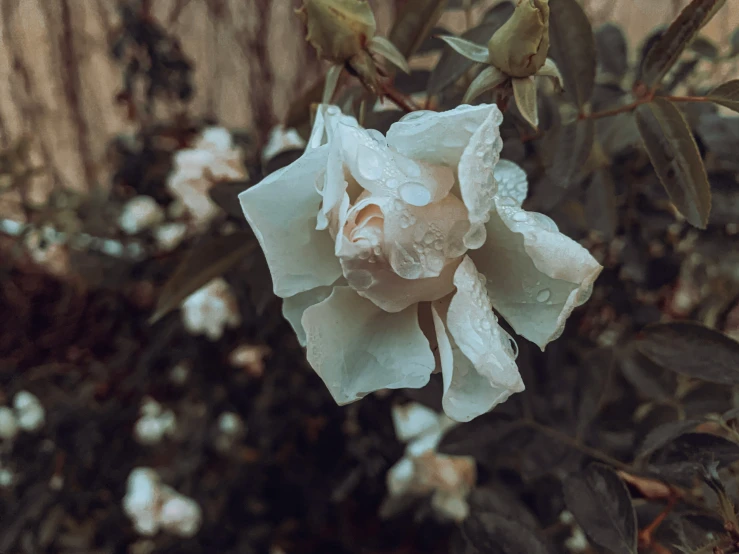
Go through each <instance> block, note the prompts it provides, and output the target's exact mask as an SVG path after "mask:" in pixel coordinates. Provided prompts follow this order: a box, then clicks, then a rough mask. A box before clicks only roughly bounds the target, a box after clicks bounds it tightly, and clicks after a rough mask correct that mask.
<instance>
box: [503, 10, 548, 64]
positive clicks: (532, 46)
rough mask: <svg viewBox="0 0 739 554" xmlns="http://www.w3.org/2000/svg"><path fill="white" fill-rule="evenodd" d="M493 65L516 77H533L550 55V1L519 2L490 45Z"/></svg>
mask: <svg viewBox="0 0 739 554" xmlns="http://www.w3.org/2000/svg"><path fill="white" fill-rule="evenodd" d="M488 51H489V52H490V63H491V64H492V65H494V66H495V67H497V68H498V69H500V70H501V71H502V72H503V73H506V74H508V75H510V76H512V77H529V76H530V75H534V74H535V73H536V72H537V71H539V69H541V67H542V66H543V65H544V62H546V59H547V53H548V52H549V0H518V5H517V6H516V11H514V12H513V15H512V16H511V18H510V19H509V20H508V21H506V22H505V24H504V25H503V26H502V27H501V28H500V29H498V31H497V32H496V33H495V34H494V35H493V37H492V38H491V39H490V41H489V42H488Z"/></svg>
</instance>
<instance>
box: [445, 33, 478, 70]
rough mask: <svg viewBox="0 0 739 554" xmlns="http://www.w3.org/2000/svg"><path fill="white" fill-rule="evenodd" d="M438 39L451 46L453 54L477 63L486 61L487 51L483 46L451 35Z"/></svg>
mask: <svg viewBox="0 0 739 554" xmlns="http://www.w3.org/2000/svg"><path fill="white" fill-rule="evenodd" d="M439 38H440V39H441V40H443V41H444V42H446V43H447V44H448V45H449V46H451V47H452V48H453V49H454V51H455V52H457V53H458V54H461V55H462V56H464V57H465V58H467V59H468V60H472V61H473V62H477V63H486V62H487V61H488V49H487V47H485V46H482V45H480V44H476V43H474V42H472V41H469V40H465V39H463V38H459V37H455V36H453V35H447V36H442V37H439Z"/></svg>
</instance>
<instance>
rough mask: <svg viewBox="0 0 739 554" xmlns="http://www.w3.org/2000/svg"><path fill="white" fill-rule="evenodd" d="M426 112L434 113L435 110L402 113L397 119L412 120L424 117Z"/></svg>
mask: <svg viewBox="0 0 739 554" xmlns="http://www.w3.org/2000/svg"><path fill="white" fill-rule="evenodd" d="M427 114H436V112H433V111H431V110H416V111H415V112H411V113H409V114H406V115H404V116H403V117H401V118H400V119H399V120H398V121H413V120H415V119H421V118H422V117H426V115H427Z"/></svg>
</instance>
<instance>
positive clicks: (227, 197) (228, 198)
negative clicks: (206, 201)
mask: <svg viewBox="0 0 739 554" xmlns="http://www.w3.org/2000/svg"><path fill="white" fill-rule="evenodd" d="M248 187H249V182H248V181H238V182H234V181H223V182H220V183H216V184H215V185H213V186H212V187H211V188H210V190H209V191H208V194H209V195H210V198H211V200H213V202H215V203H216V204H218V207H219V208H221V209H222V210H223V211H224V212H226V213H227V214H228V215H229V216H230V217H234V218H237V219H242V218H243V217H244V212H243V211H242V210H241V203H240V202H239V198H238V197H239V194H241V193H242V192H244V191H245V190H246V189H247V188H248Z"/></svg>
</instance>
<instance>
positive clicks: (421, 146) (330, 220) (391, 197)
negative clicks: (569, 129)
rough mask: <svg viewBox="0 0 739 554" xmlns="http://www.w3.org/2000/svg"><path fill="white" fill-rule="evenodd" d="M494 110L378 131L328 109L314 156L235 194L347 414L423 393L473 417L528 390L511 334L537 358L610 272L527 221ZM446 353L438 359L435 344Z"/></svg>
mask: <svg viewBox="0 0 739 554" xmlns="http://www.w3.org/2000/svg"><path fill="white" fill-rule="evenodd" d="M502 120H503V116H502V115H501V113H500V110H498V108H497V107H496V106H491V105H479V106H468V105H463V106H459V107H458V108H456V109H454V110H451V111H448V112H443V113H436V112H428V111H426V112H414V113H411V114H408V115H406V116H405V117H403V118H402V119H401V120H400V121H398V122H397V123H395V124H393V125H392V126H391V127H390V130H389V131H388V133H387V136H383V135H382V134H381V133H379V132H378V131H374V130H365V129H363V128H361V127H360V126H359V124H358V123H357V122H356V120H355V119H354V118H352V117H348V116H344V115H342V114H341V112H340V111H339V109H338V108H337V107H335V106H328V107H326V106H321V107H320V108H319V110H318V112H317V117H316V125H315V127H314V129H313V133H312V136H311V138H310V140H309V146H308V149H307V150H306V151H305V153H304V154H303V156H302V157H301V158H300V159H298V160H297V161H295V162H294V163H292V164H290V165H289V166H287V167H285V168H283V169H281V170H279V171H276V172H275V173H272V174H271V175H269V176H268V177H267V178H266V179H264V180H263V181H262V182H261V183H259V184H258V185H256V186H254V187H252V188H250V189H248V190H247V191H245V192H243V193H242V194H241V195H240V199H241V204H242V207H243V210H244V213H245V215H246V219H247V220H248V221H249V223H250V225H251V226H252V228H253V230H254V233H255V234H256V236H257V239H258V240H259V242H260V244H261V246H262V249H263V250H264V252H265V255H266V258H267V262H268V264H269V267H270V271H271V274H272V281H273V285H274V291H275V294H277V295H278V296H281V297H283V298H284V299H285V302H284V304H283V313H284V315H285V317H286V318H287V319H288V320H289V321H290V323H291V324H292V326H293V327H294V329H295V331H296V333H297V335H298V338H299V340H300V341H301V342H302V343H303V344H306V345H307V355H308V361H309V362H310V364H311V365H312V366H313V368H314V369H315V370H316V372H317V373H318V374H319V375H320V377H321V378H322V379H323V381H324V382H325V384H326V386H327V387H328V389H329V391H330V392H331V394H332V395H333V397H334V399H335V400H336V401H337V402H338V403H339V404H347V403H349V402H353V401H355V400H358V399H360V398H362V397H363V396H365V395H367V394H369V393H371V392H373V391H377V390H380V389H397V388H419V387H423V386H424V385H425V384H426V383H427V382H428V380H429V376H430V374H431V373H432V371H434V369H435V368H436V365H437V363H438V364H439V365H440V369H441V372H442V374H443V382H444V393H443V406H444V411H445V412H446V413H447V414H448V415H449V416H450V417H452V418H454V419H455V420H458V421H469V420H471V419H473V418H474V417H476V416H478V415H480V414H482V413H484V412H487V411H488V410H490V409H491V408H493V407H494V406H495V405H497V404H499V403H501V402H503V401H505V400H506V399H507V398H508V397H509V396H510V395H511V394H512V393H515V392H520V391H522V390H523V388H524V385H523V382H522V380H521V377H520V376H519V373H518V369H517V367H516V362H515V357H516V353H515V348H514V346H515V345H514V344H512V339H511V338H510V337H509V336H508V334H507V333H506V332H505V330H504V329H503V328H502V327H501V326H500V324H499V323H498V319H497V317H496V315H495V314H494V312H493V307H495V309H496V311H497V312H498V313H500V314H501V315H502V316H503V317H504V318H505V319H506V320H507V321H508V323H510V324H511V326H512V327H513V328H514V330H515V331H516V332H517V333H519V334H521V335H523V336H524V337H525V338H527V339H529V340H531V341H533V342H534V343H536V344H537V345H538V346H539V347H541V348H542V349H543V348H544V347H545V346H546V344H547V343H548V342H550V341H552V340H554V339H556V338H557V337H558V336H559V335H560V334H561V332H562V330H563V328H564V325H565V321H566V320H567V318H568V317H569V315H570V313H571V312H572V310H573V309H574V308H575V307H576V306H579V305H580V304H582V303H583V302H585V301H586V300H587V298H588V297H589V295H590V292H591V290H592V284H593V281H594V280H595V278H596V277H597V276H598V274H599V273H600V271H601V269H602V268H601V266H600V265H599V264H598V263H597V262H596V260H595V259H594V258H593V257H592V256H591V255H590V253H589V252H588V251H587V250H586V249H584V248H583V247H582V246H580V245H579V244H578V243H576V242H575V241H573V240H571V239H570V238H568V237H566V236H565V235H563V234H561V233H560V232H559V231H558V229H557V226H556V225H555V223H554V222H553V221H552V220H551V219H549V218H548V217H546V216H544V215H541V214H538V213H532V212H527V211H525V210H523V209H522V208H521V203H522V202H523V200H524V198H525V197H526V194H527V188H528V185H527V180H526V175H525V173H524V172H523V170H522V169H521V168H519V167H518V166H516V165H515V164H513V163H511V162H509V161H505V160H500V151H501V148H502V140H501V138H500V133H499V130H498V127H499V125H500V123H501V122H502ZM437 348H438V362H437V360H436V359H435V356H434V354H433V349H437Z"/></svg>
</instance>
